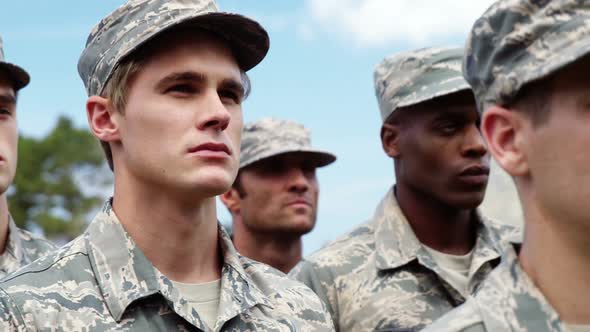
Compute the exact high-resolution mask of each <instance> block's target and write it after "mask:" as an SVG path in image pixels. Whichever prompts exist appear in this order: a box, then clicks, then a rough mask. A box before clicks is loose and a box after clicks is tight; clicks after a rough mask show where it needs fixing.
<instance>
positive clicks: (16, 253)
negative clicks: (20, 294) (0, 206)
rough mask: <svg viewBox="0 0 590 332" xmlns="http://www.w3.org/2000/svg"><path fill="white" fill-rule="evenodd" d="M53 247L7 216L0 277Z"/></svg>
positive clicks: (0, 258)
mask: <svg viewBox="0 0 590 332" xmlns="http://www.w3.org/2000/svg"><path fill="white" fill-rule="evenodd" d="M55 249H57V247H56V246H55V245H54V244H53V243H51V242H50V241H48V240H46V239H44V238H42V237H39V236H36V235H33V234H32V233H31V232H28V231H26V230H24V229H20V228H18V227H17V226H16V224H15V223H14V220H13V219H12V217H10V216H9V220H8V237H7V238H6V246H5V247H4V252H3V253H2V255H0V279H1V278H4V277H5V276H6V275H8V274H10V273H12V272H14V271H16V270H18V269H19V268H20V267H22V266H25V265H27V264H29V263H31V262H32V261H34V260H36V259H37V258H40V257H42V256H44V255H46V254H48V253H49V252H51V251H53V250H55Z"/></svg>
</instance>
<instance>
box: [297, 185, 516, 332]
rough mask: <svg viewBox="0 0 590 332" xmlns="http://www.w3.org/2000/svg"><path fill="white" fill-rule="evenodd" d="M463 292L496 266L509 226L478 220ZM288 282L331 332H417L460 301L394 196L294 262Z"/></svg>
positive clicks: (473, 288)
mask: <svg viewBox="0 0 590 332" xmlns="http://www.w3.org/2000/svg"><path fill="white" fill-rule="evenodd" d="M479 220H480V222H479V224H478V235H477V242H476V244H475V249H474V254H473V261H472V263H471V268H470V280H469V285H468V288H469V292H470V293H471V292H473V291H474V290H475V289H476V288H477V286H478V285H479V284H480V282H481V281H482V280H483V279H484V277H485V276H486V275H487V274H488V273H489V272H490V271H491V270H492V269H493V267H495V265H497V263H498V262H499V257H500V254H501V250H502V246H504V244H503V243H504V241H503V240H502V239H503V238H504V236H509V235H510V236H514V235H513V234H514V233H515V232H516V229H515V228H513V227H511V226H499V225H495V224H493V223H491V222H489V221H487V220H485V221H484V220H483V219H482V218H481V217H480V218H479ZM290 276H292V277H294V278H296V279H298V280H300V281H302V282H304V283H305V284H307V285H308V286H310V287H311V288H312V289H313V290H314V291H315V292H316V293H317V294H318V295H319V296H320V298H321V299H323V300H324V301H325V303H326V304H327V305H328V309H329V310H330V313H331V315H332V319H333V320H334V325H335V327H336V330H337V331H355V332H357V331H419V330H420V329H422V328H424V327H425V326H427V325H429V324H431V323H432V322H433V321H434V320H436V319H437V318H439V317H440V316H442V315H443V314H445V313H446V312H448V311H450V310H451V309H453V308H454V307H456V306H458V305H460V304H462V303H463V302H464V301H465V299H464V297H463V296H462V295H461V294H460V293H459V291H457V290H455V289H454V288H453V287H452V286H451V284H450V283H448V282H447V281H446V280H448V278H446V277H445V273H444V271H442V270H441V269H440V268H439V266H437V264H436V263H435V261H434V260H433V258H432V257H431V256H430V254H429V253H428V252H427V251H426V249H424V247H423V246H422V244H421V243H420V242H419V240H418V239H417V238H416V235H415V234H414V232H413V231H412V228H411V227H410V225H409V223H408V221H407V220H406V218H405V217H404V215H403V213H402V211H401V209H400V207H399V205H398V203H397V200H396V198H395V195H394V194H393V190H390V191H389V193H388V194H387V195H386V196H385V198H384V199H383V201H382V202H381V204H380V205H379V207H378V208H377V211H376V213H375V216H374V217H373V219H372V220H371V221H369V222H368V223H365V224H363V225H361V226H359V227H358V228H356V229H355V230H353V231H352V232H351V233H349V234H347V235H345V236H344V237H342V238H340V239H339V240H336V241H335V242H333V243H331V244H329V245H328V246H327V247H325V248H323V249H321V250H320V251H319V252H317V253H315V254H313V255H312V256H311V257H310V258H309V259H306V260H303V261H302V262H300V263H299V264H298V265H297V266H296V267H295V268H294V269H293V271H291V273H290Z"/></svg>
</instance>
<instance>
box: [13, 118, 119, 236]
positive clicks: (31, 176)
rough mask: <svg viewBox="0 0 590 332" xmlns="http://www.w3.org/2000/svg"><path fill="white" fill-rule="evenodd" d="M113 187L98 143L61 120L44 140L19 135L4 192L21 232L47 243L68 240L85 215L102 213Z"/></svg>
mask: <svg viewBox="0 0 590 332" xmlns="http://www.w3.org/2000/svg"><path fill="white" fill-rule="evenodd" d="M111 183H112V174H111V172H110V170H109V168H108V166H107V165H106V162H105V158H104V157H103V152H102V150H101V148H100V145H99V143H98V141H97V140H96V138H94V136H92V134H91V133H90V132H89V131H88V130H86V129H81V128H76V127H75V126H74V124H73V123H72V120H71V119H69V118H67V117H65V116H61V117H60V118H59V119H58V121H57V123H56V125H55V127H54V128H53V129H52V130H51V131H50V132H49V133H48V134H47V135H46V136H44V137H40V138H35V137H28V136H23V135H21V137H20V141H19V146H18V166H17V172H16V177H15V179H14V182H13V185H12V187H11V188H10V190H9V192H8V200H9V209H10V213H11V214H12V217H13V218H14V220H15V222H16V223H17V224H18V226H20V227H24V228H27V229H30V230H34V229H35V228H38V227H40V228H41V229H43V231H44V233H45V235H46V236H47V237H48V238H50V239H53V240H58V241H67V240H70V239H72V238H74V237H76V236H77V235H79V234H80V233H81V232H82V231H83V230H84V228H85V227H86V222H87V220H88V214H89V213H91V212H94V211H96V209H98V208H100V206H101V205H102V203H103V199H104V197H105V196H106V195H108V194H109V193H110V190H111V189H110V187H111V186H110V184H111Z"/></svg>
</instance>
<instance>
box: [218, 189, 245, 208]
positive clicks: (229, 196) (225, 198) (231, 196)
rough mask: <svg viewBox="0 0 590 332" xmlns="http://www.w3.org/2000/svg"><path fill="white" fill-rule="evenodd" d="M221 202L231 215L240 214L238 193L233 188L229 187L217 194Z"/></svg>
mask: <svg viewBox="0 0 590 332" xmlns="http://www.w3.org/2000/svg"><path fill="white" fill-rule="evenodd" d="M219 199H221V202H222V203H223V204H224V205H225V206H226V207H227V209H228V210H229V212H230V213H231V214H232V215H239V214H240V203H241V199H240V194H239V193H238V191H237V190H236V189H235V188H231V189H230V190H228V191H226V192H225V193H223V194H221V196H219Z"/></svg>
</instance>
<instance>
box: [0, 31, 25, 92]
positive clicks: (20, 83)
mask: <svg viewBox="0 0 590 332" xmlns="http://www.w3.org/2000/svg"><path fill="white" fill-rule="evenodd" d="M0 70H3V71H5V72H6V73H7V74H8V75H10V80H11V81H13V82H14V88H15V89H16V90H20V89H22V88H24V87H25V86H27V84H29V81H30V80H31V78H30V77H29V74H28V73H27V72H26V71H25V70H24V69H22V68H21V67H19V66H16V65H13V64H12V63H9V62H6V61H5V59H4V42H3V41H2V37H0Z"/></svg>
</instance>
